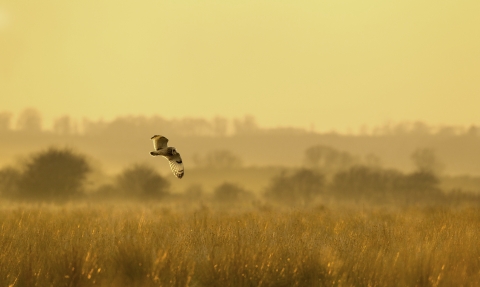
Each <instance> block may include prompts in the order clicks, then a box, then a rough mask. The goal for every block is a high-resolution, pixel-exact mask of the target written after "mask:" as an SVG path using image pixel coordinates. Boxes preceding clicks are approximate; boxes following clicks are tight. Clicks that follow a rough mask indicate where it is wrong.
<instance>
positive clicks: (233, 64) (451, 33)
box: [0, 0, 480, 132]
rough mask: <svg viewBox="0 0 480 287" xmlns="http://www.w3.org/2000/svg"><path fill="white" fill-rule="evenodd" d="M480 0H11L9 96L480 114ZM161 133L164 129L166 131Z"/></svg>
mask: <svg viewBox="0 0 480 287" xmlns="http://www.w3.org/2000/svg"><path fill="white" fill-rule="evenodd" d="M479 13H480V2H478V1H475V0H468V1H461V0H460V1H433V0H432V1H430V0H427V1H373V0H367V1H353V0H352V1H273V0H264V1H248V0H247V1H212V0H209V1H122V2H121V3H119V2H118V1H101V2H98V1H75V2H71V1H67V2H64V1H49V0H46V1H41V2H35V1H33V2H32V1H4V0H2V1H0V109H1V110H7V111H11V112H13V113H19V112H21V111H22V110H23V109H24V108H27V107H34V108H37V109H38V110H39V111H40V112H41V113H42V114H43V117H44V125H45V126H46V127H47V128H48V127H51V126H52V123H53V119H54V118H56V117H59V116H62V115H70V116H72V117H74V118H78V119H81V118H83V117H87V118H91V119H100V118H103V119H106V120H111V119H113V118H115V117H116V116H119V115H130V114H133V115H155V114H158V115H161V116H163V117H166V118H182V117H206V118H212V117H214V116H224V117H227V118H238V117H243V116H244V115H253V116H255V118H256V119H257V121H258V123H259V124H260V125H261V126H265V127H277V126H293V127H302V128H307V129H315V130H317V131H321V132H325V131H330V130H332V129H333V130H336V131H339V132H348V131H349V130H352V131H356V130H358V129H359V128H360V127H361V126H362V125H366V127H369V128H372V127H373V126H377V125H383V124H385V123H388V122H395V123H396V122H401V121H417V120H419V121H423V122H426V123H429V124H432V125H440V124H453V125H466V126H469V125H471V124H475V123H477V124H478V121H479V117H478V107H479V106H480V97H479V94H480V81H478V79H479V78H480V68H479V67H480V18H479V17H478V15H479ZM159 132H161V131H159Z"/></svg>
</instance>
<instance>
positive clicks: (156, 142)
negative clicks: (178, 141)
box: [151, 135, 168, 150]
mask: <svg viewBox="0 0 480 287" xmlns="http://www.w3.org/2000/svg"><path fill="white" fill-rule="evenodd" d="M151 139H152V141H153V148H154V149H155V150H160V149H162V148H166V147H167V143H168V139H167V138H166V137H164V136H160V135H154V136H153V137H152V138H151Z"/></svg>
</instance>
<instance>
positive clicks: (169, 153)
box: [150, 135, 184, 178]
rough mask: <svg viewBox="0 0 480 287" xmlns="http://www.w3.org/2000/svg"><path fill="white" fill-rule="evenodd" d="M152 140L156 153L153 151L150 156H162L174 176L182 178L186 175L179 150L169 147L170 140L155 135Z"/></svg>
mask: <svg viewBox="0 0 480 287" xmlns="http://www.w3.org/2000/svg"><path fill="white" fill-rule="evenodd" d="M151 139H152V141H153V148H154V149H155V151H151V152H150V154H151V155H152V156H159V155H161V156H163V157H164V158H166V159H167V160H168V163H169V164H170V168H171V169H172V172H173V174H174V175H175V176H176V177H178V178H182V177H183V173H184V169H183V162H182V158H181V157H180V154H179V153H178V152H177V150H176V149H175V148H174V147H169V146H167V143H168V139H167V138H166V137H164V136H159V135H154V136H153V137H152V138H151Z"/></svg>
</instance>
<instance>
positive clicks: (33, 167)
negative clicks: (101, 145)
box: [17, 147, 91, 201]
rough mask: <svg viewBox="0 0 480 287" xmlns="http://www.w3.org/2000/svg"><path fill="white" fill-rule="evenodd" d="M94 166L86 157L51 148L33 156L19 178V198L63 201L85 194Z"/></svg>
mask: <svg viewBox="0 0 480 287" xmlns="http://www.w3.org/2000/svg"><path fill="white" fill-rule="evenodd" d="M90 171H91V167H90V165H89V163H88V162H87V160H86V158H85V156H83V155H80V154H76V153H74V152H73V151H71V150H70V149H59V148H53V147H52V148H49V149H48V150H46V151H43V152H40V153H38V154H36V155H34V156H33V157H32V158H31V160H30V161H28V162H27V163H26V165H25V167H24V171H23V172H22V173H21V175H20V176H19V178H18V194H17V195H18V197H19V198H20V199H27V200H42V201H64V200H69V199H71V198H73V197H78V196H80V195H82V194H83V187H84V184H85V181H86V178H87V174H88V173H89V172H90Z"/></svg>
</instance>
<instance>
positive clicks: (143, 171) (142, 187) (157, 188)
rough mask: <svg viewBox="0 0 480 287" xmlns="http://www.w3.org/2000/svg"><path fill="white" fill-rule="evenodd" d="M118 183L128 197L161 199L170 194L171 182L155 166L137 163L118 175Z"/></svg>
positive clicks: (123, 193)
mask: <svg viewBox="0 0 480 287" xmlns="http://www.w3.org/2000/svg"><path fill="white" fill-rule="evenodd" d="M117 185H118V188H119V190H120V191H121V193H122V195H123V196H124V197H127V198H137V199H161V198H163V197H165V196H167V195H168V194H169V191H168V190H169V187H170V183H169V182H168V181H167V180H166V179H164V178H163V177H162V176H161V175H160V174H159V173H158V172H157V171H156V170H155V169H154V168H153V167H151V166H148V165H144V164H137V165H134V166H132V167H130V168H127V169H125V170H124V171H123V172H122V173H121V174H120V175H119V176H118V177H117Z"/></svg>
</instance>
